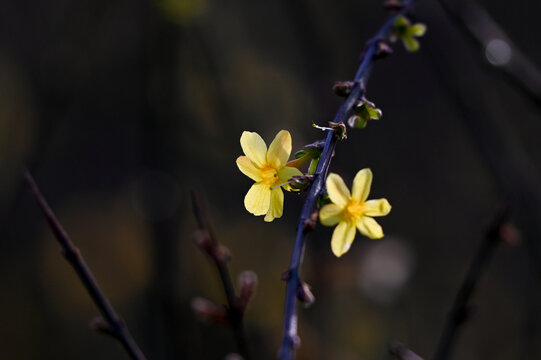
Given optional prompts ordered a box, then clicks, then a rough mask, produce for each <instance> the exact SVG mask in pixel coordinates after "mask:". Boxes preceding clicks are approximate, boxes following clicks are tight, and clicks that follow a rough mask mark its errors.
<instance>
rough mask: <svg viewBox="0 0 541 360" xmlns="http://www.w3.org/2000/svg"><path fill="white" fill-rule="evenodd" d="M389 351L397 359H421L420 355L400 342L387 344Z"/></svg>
mask: <svg viewBox="0 0 541 360" xmlns="http://www.w3.org/2000/svg"><path fill="white" fill-rule="evenodd" d="M389 353H390V354H391V355H392V356H393V357H394V358H395V359H397V360H423V358H422V357H420V356H419V355H417V354H416V353H414V352H413V351H411V350H410V349H408V348H407V347H405V346H404V345H403V344H400V343H394V344H391V345H389Z"/></svg>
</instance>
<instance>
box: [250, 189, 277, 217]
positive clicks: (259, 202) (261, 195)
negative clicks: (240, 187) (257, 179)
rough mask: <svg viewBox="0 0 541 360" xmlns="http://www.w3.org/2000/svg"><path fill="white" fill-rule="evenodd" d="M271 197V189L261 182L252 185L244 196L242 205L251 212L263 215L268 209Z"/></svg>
mask: <svg viewBox="0 0 541 360" xmlns="http://www.w3.org/2000/svg"><path fill="white" fill-rule="evenodd" d="M270 199H271V189H270V188H269V186H268V185H265V184H263V183H255V184H253V185H252V187H251V188H250V190H248V193H247V194H246V196H245V197H244V206H245V207H246V210H248V211H249V212H251V213H252V214H254V215H256V216H258V215H265V214H266V213H267V211H269V206H270Z"/></svg>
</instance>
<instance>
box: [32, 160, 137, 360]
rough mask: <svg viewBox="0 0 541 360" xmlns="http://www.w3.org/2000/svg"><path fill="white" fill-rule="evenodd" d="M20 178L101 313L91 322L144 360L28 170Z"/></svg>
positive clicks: (135, 359)
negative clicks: (99, 317) (22, 179)
mask: <svg viewBox="0 0 541 360" xmlns="http://www.w3.org/2000/svg"><path fill="white" fill-rule="evenodd" d="M24 178H25V180H26V183H27V184H28V187H29V188H30V190H31V191H32V194H33V195H34V198H35V200H36V202H37V203H38V206H39V207H40V209H41V211H42V212H43V215H44V216H45V218H46V220H47V222H48V223H49V226H50V227H51V230H52V231H53V234H54V236H55V237H56V240H57V241H58V243H59V244H60V246H61V247H62V254H63V255H64V257H65V258H66V260H67V261H68V262H69V263H70V265H71V266H72V267H73V269H74V270H75V272H76V273H77V275H78V276H79V279H80V280H81V282H82V283H83V285H84V287H85V288H86V291H87V292H88V294H89V295H90V297H91V298H92V300H93V301H94V304H96V306H97V307H98V309H99V311H100V313H101V315H102V316H103V319H98V320H94V321H92V323H93V324H94V325H95V327H96V328H97V329H98V330H100V331H102V332H103V333H106V334H108V335H111V336H112V337H113V338H114V339H116V340H117V341H119V342H120V343H121V344H122V346H123V347H124V349H125V350H126V352H127V353H128V355H129V356H130V358H132V359H134V360H145V359H146V358H145V355H143V353H142V352H141V350H140V349H139V347H138V346H137V344H136V342H135V340H134V339H133V338H132V337H131V335H130V333H129V331H128V327H127V325H126V324H125V323H124V321H123V320H122V319H121V318H120V317H119V316H118V314H117V313H116V312H115V310H114V309H113V306H112V305H111V303H110V302H109V300H108V299H107V297H106V296H105V294H104V293H103V291H102V290H101V289H100V287H99V286H98V283H97V281H96V279H95V278H94V275H93V274H92V272H91V271H90V269H89V267H88V265H87V264H86V262H85V260H84V258H83V257H82V255H81V253H80V251H79V249H77V248H76V247H75V246H74V245H73V243H72V241H71V240H70V238H69V236H68V234H67V233H66V231H65V230H64V229H63V228H62V225H61V224H60V222H59V221H58V219H57V218H56V216H55V214H54V213H53V211H52V210H51V208H50V207H49V205H48V204H47V201H46V200H45V198H44V197H43V195H42V193H41V191H40V190H39V188H38V185H37V184H36V182H35V181H34V179H33V178H32V175H31V174H30V172H29V171H28V170H24Z"/></svg>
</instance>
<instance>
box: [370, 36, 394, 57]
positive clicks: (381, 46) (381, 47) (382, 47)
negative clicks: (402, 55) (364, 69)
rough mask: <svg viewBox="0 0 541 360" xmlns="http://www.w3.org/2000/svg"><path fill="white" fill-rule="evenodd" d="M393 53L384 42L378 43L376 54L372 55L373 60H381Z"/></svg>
mask: <svg viewBox="0 0 541 360" xmlns="http://www.w3.org/2000/svg"><path fill="white" fill-rule="evenodd" d="M392 53H393V49H391V47H390V46H389V44H387V43H386V42H385V41H383V40H380V41H378V47H377V49H376V53H375V54H374V58H375V59H383V58H385V57H387V56H389V55H391V54H392Z"/></svg>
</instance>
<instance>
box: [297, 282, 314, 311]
mask: <svg viewBox="0 0 541 360" xmlns="http://www.w3.org/2000/svg"><path fill="white" fill-rule="evenodd" d="M297 298H298V299H299V301H301V302H302V303H303V304H304V306H305V307H309V306H310V305H312V304H313V303H314V302H315V301H316V297H315V296H314V294H313V293H312V291H311V290H310V285H308V284H307V283H305V282H301V283H300V284H299V288H298V290H297Z"/></svg>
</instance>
